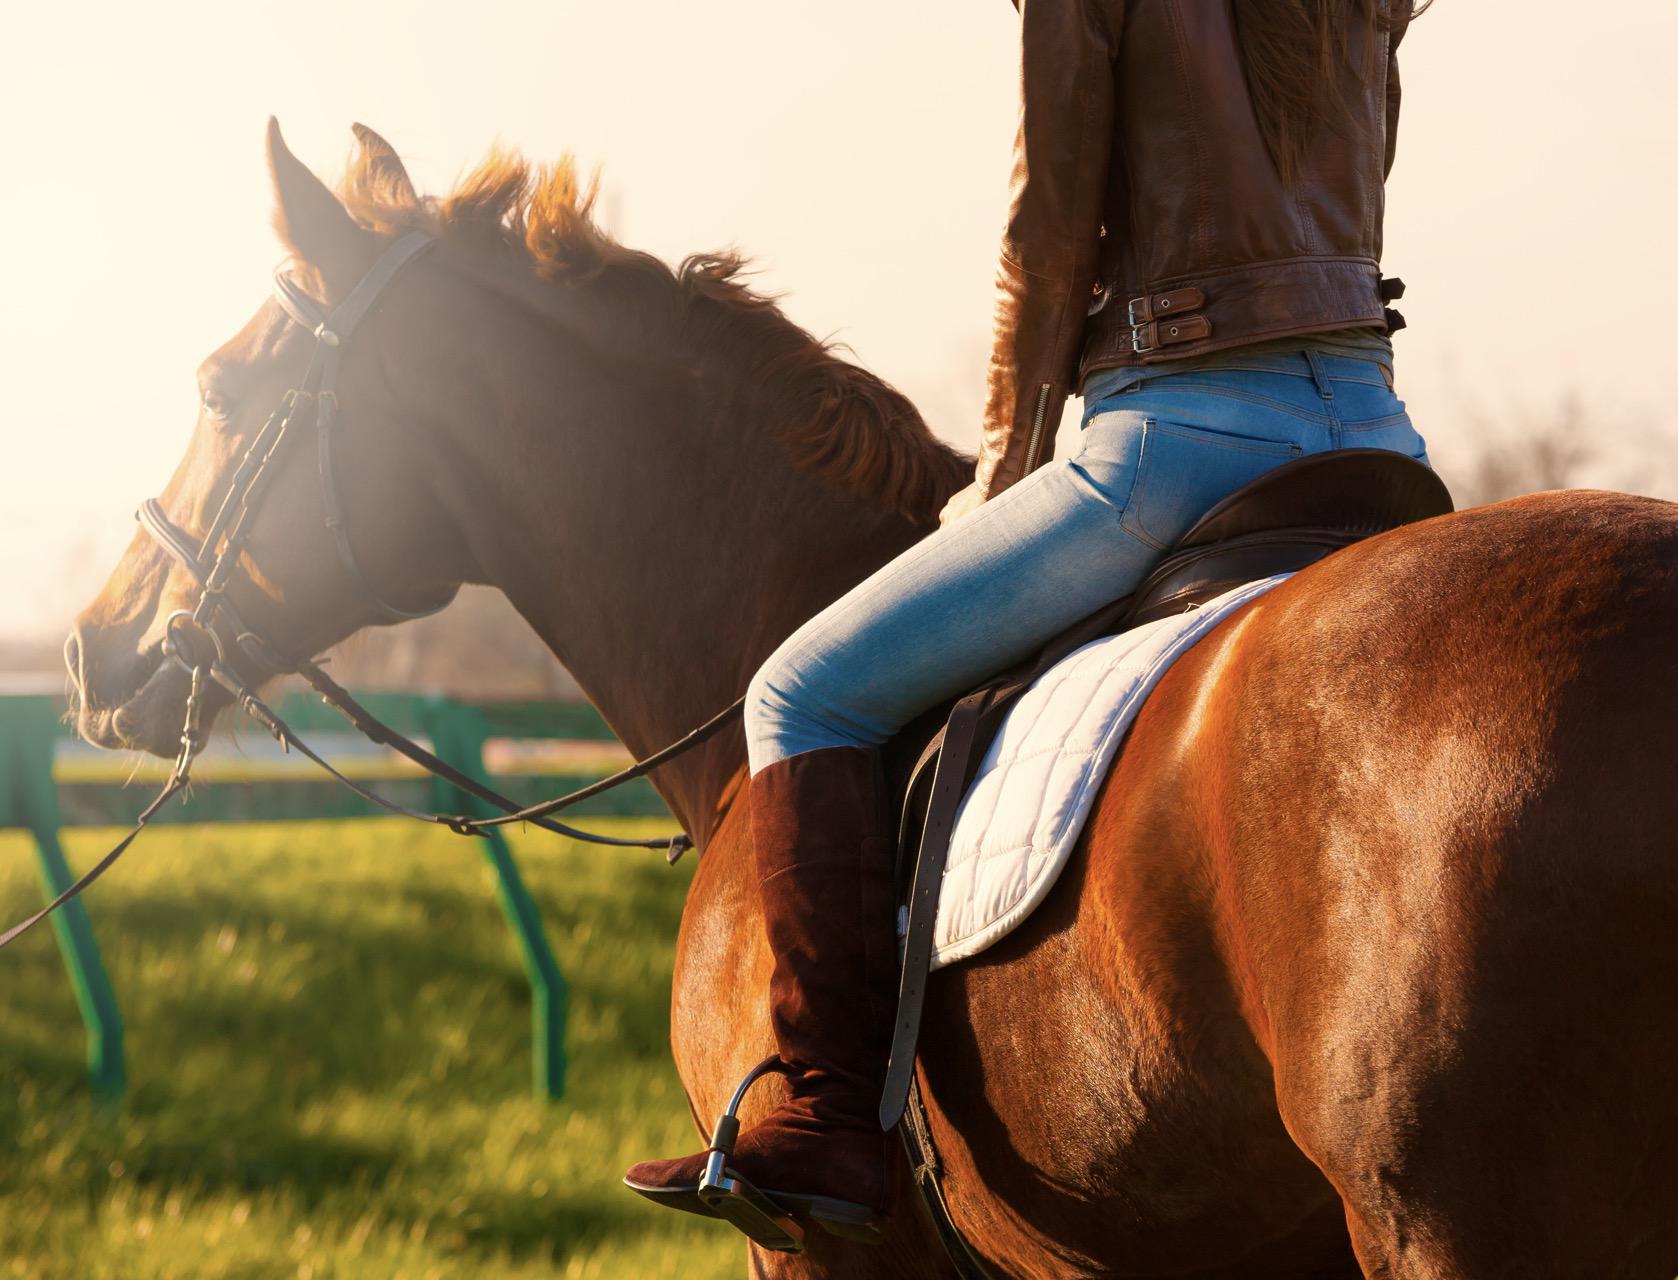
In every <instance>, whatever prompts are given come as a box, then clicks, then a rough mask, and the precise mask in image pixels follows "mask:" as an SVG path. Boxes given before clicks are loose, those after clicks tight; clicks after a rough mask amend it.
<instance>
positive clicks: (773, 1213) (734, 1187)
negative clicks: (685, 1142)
mask: <svg viewBox="0 0 1678 1280" xmlns="http://www.w3.org/2000/svg"><path fill="white" fill-rule="evenodd" d="M786 1070H787V1068H786V1066H785V1064H784V1063H782V1061H781V1060H780V1058H779V1057H768V1058H765V1059H764V1060H763V1061H762V1062H760V1063H758V1064H757V1066H755V1067H753V1068H752V1069H751V1070H750V1071H748V1072H747V1073H746V1078H745V1079H744V1080H742V1081H741V1082H740V1087H739V1088H737V1089H736V1090H735V1091H734V1096H733V1097H732V1098H731V1099H729V1103H728V1106H727V1107H725V1108H724V1109H723V1113H722V1118H721V1119H719V1120H718V1121H717V1127H716V1128H715V1129H714V1130H713V1131H712V1133H711V1142H710V1145H709V1146H708V1147H707V1148H706V1151H707V1153H708V1154H707V1157H706V1160H705V1172H704V1174H703V1175H702V1176H701V1177H700V1179H699V1192H698V1194H699V1201H700V1203H701V1204H703V1205H704V1206H705V1207H706V1208H707V1209H710V1210H711V1212H713V1213H715V1214H716V1215H717V1217H719V1218H721V1219H723V1220H724V1221H725V1222H728V1223H730V1224H732V1225H733V1226H734V1228H735V1229H736V1230H738V1231H739V1232H740V1233H741V1234H743V1235H745V1236H746V1237H747V1238H748V1239H750V1240H751V1241H752V1242H753V1243H754V1244H757V1245H759V1246H761V1247H762V1248H765V1249H772V1250H774V1251H775V1252H776V1253H802V1252H803V1251H804V1228H803V1227H802V1226H800V1225H799V1224H798V1222H797V1221H796V1220H795V1219H794V1218H793V1216H792V1214H791V1213H790V1212H788V1211H787V1210H786V1209H785V1208H783V1207H782V1206H781V1205H779V1204H777V1203H776V1202H775V1201H773V1200H771V1199H770V1198H769V1197H768V1196H766V1195H764V1194H763V1192H761V1191H759V1190H758V1189H757V1188H756V1187H754V1186H753V1185H752V1184H751V1183H750V1182H748V1181H747V1180H746V1179H745V1178H742V1177H741V1176H740V1175H739V1174H738V1173H736V1172H734V1170H732V1169H730V1168H728V1158H729V1157H730V1156H731V1155H733V1154H734V1144H735V1142H736V1141H737V1140H738V1139H739V1137H740V1120H739V1117H738V1116H737V1115H736V1114H735V1113H736V1112H737V1111H739V1110H740V1103H741V1101H742V1100H743V1099H744V1098H745V1096H746V1090H747V1089H749V1088H750V1087H751V1086H752V1085H753V1084H755V1083H756V1082H757V1081H758V1080H760V1079H761V1078H762V1077H764V1076H766V1075H772V1074H777V1073H779V1074H782V1075H784V1074H785V1073H786Z"/></svg>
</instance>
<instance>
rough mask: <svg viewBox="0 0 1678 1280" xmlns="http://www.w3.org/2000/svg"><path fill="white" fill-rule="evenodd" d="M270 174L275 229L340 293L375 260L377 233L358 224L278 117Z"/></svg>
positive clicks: (271, 132) (271, 138)
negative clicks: (295, 149) (296, 150)
mask: <svg viewBox="0 0 1678 1280" xmlns="http://www.w3.org/2000/svg"><path fill="white" fill-rule="evenodd" d="M268 174H269V177H270V178H271V179H272V180H273V184H274V230H275V231H276V232H278V233H279V237H280V241H281V243H282V244H284V245H285V247H286V248H287V249H289V250H290V251H291V253H292V255H293V256H294V257H295V258H296V259H297V260H298V262H299V263H301V264H302V265H304V266H307V267H311V268H313V269H314V271H315V272H316V273H317V274H318V275H319V276H320V277H321V280H322V282H323V283H324V284H325V286H326V290H327V293H328V294H329V295H332V296H342V295H343V294H345V293H347V292H349V290H351V289H352V288H354V287H355V282H356V281H357V280H359V279H360V278H361V276H362V273H363V272H365V271H366V270H367V267H368V265H369V264H370V263H371V262H372V259H373V253H374V248H375V245H374V239H373V236H372V235H371V234H370V233H369V232H367V231H364V230H362V228H360V227H358V226H357V225H356V224H355V220H354V219H353V218H351V217H350V215H349V212H348V211H347V210H346V209H345V208H344V206H343V204H342V202H341V201H340V200H339V199H338V197H337V196H335V195H333V194H332V192H331V191H329V190H327V187H326V184H325V183H323V182H322V181H321V180H320V179H319V178H317V177H315V175H314V174H312V173H310V172H309V170H308V167H307V166H305V165H304V164H303V162H302V161H301V160H299V159H298V158H297V157H296V156H294V155H292V154H291V149H290V148H289V147H287V146H286V144H285V139H284V138H283V137H281V136H280V123H279V121H278V120H275V119H274V118H273V117H272V116H270V117H269V118H268Z"/></svg>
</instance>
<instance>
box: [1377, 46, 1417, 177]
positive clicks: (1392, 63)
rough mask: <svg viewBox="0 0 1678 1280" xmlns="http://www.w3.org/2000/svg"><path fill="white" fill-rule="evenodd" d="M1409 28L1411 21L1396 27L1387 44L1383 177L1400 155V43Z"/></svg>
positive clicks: (1388, 174) (1386, 175)
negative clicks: (1385, 135) (1385, 151)
mask: <svg viewBox="0 0 1678 1280" xmlns="http://www.w3.org/2000/svg"><path fill="white" fill-rule="evenodd" d="M1409 29H1410V25H1409V23H1405V24H1403V25H1402V26H1398V27H1395V28H1394V29H1393V33H1392V38H1391V40H1390V41H1389V43H1388V44H1387V157H1386V163H1385V166H1384V167H1383V168H1382V170H1381V176H1382V177H1383V178H1390V177H1391V176H1392V171H1393V160H1394V158H1395V157H1396V156H1397V155H1398V108H1399V106H1400V105H1401V103H1402V102H1403V99H1404V91H1403V88H1402V87H1401V86H1400V84H1399V81H1398V45H1399V41H1401V40H1403V39H1404V33H1405V32H1406V31H1408V30H1409Z"/></svg>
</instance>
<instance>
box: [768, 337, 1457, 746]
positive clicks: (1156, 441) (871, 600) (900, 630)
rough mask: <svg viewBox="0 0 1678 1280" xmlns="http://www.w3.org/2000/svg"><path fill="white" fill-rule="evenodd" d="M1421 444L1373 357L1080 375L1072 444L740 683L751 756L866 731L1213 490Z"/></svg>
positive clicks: (934, 690) (983, 656) (980, 672)
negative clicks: (1328, 454) (1328, 456)
mask: <svg viewBox="0 0 1678 1280" xmlns="http://www.w3.org/2000/svg"><path fill="white" fill-rule="evenodd" d="M1343 448H1373V449H1391V450H1395V451H1397V452H1399V453H1403V454H1407V455H1408V456H1410V457H1412V458H1418V459H1420V460H1422V461H1424V462H1425V461H1426V460H1427V452H1426V447H1425V445H1424V444H1423V441H1422V438H1421V437H1420V436H1419V435H1417V434H1416V431H1415V428H1413V427H1412V426H1411V425H1410V419H1409V417H1408V415H1407V414H1406V413H1405V411H1404V404H1403V402H1402V401H1400V400H1399V399H1398V397H1397V396H1396V395H1394V394H1393V392H1392V389H1391V388H1390V387H1389V386H1388V384H1387V378H1386V376H1385V374H1384V372H1383V368H1382V366H1381V365H1379V364H1377V363H1376V362H1375V361H1374V360H1365V359H1354V358H1348V357H1343V356H1330V355H1326V354H1323V353H1320V352H1316V351H1307V352H1303V353H1299V354H1289V355H1268V356H1245V357H1243V356H1242V355H1241V354H1240V353H1239V352H1237V353H1233V354H1232V355H1231V356H1230V357H1229V358H1228V360H1227V361H1225V362H1221V363H1219V364H1218V365H1217V366H1216V367H1214V368H1205V369H1198V370H1195V371H1193V372H1184V373H1175V374H1168V375H1164V376H1157V377H1150V376H1149V375H1148V371H1147V370H1146V369H1140V370H1124V371H1118V372H1115V373H1114V374H1111V375H1107V376H1102V375H1097V376H1096V377H1094V378H1092V379H1091V381H1090V385H1089V386H1087V387H1086V388H1085V406H1084V427H1083V432H1082V437H1081V442H1080V447H1079V449H1078V452H1077V454H1076V456H1074V457H1072V458H1068V459H1062V460H1060V461H1056V462H1053V463H1050V464H1049V465H1048V466H1045V467H1042V468H1040V469H1039V470H1037V471H1034V472H1033V473H1032V474H1031V475H1029V476H1027V477H1026V478H1025V479H1023V480H1021V481H1020V482H1019V483H1018V484H1016V485H1014V486H1013V487H1012V488H1009V489H1007V490H1005V491H1003V492H1002V493H1000V494H998V495H997V496H996V497H995V498H992V499H991V500H990V501H988V502H986V503H985V504H983V505H982V506H980V507H979V508H978V509H977V510H975V511H973V512H972V513H970V514H969V515H967V516H965V517H963V518H962V519H960V520H957V521H955V522H953V523H951V524H949V525H946V526H945V527H943V528H942V529H939V530H938V531H937V532H936V533H933V534H931V535H929V536H928V537H926V538H925V539H923V540H922V541H921V542H918V543H916V544H915V545H914V546H912V547H910V548H909V549H908V550H907V551H905V552H903V554H902V555H900V556H898V557H897V558H896V559H895V560H892V561H891V562H890V563H888V564H886V565H884V566H882V567H881V568H880V569H879V570H878V571H877V572H875V573H874V574H873V575H872V576H870V577H869V578H867V579H865V580H864V581H862V582H860V583H858V584H857V585H856V586H855V587H854V588H852V589H851V590H850V591H849V592H847V593H846V594H845V595H844V596H842V597H841V598H840V599H839V600H837V601H835V602H834V603H833V604H831V605H829V606H828V607H827V608H826V609H824V610H822V612H820V613H819V614H817V615H816V616H815V617H814V618H811V619H810V620H809V621H808V622H806V623H805V624H804V625H803V626H802V627H800V628H799V629H798V630H797V631H796V632H794V633H793V634H792V636H790V637H789V638H788V639H787V640H786V641H785V642H784V643H783V644H782V645H781V646H780V648H778V649H777V650H776V651H775V652H774V653H773V654H772V655H771V656H770V658H769V660H768V661H767V662H765V663H764V664H763V667H762V668H761V669H760V670H759V671H758V673H757V675H756V676H755V677H754V678H753V680H752V683H751V687H750V689H749V690H748V692H747V698H746V738H747V746H748V751H749V756H750V763H751V770H752V772H753V773H756V772H758V771H759V770H761V769H762V768H764V767H765V766H766V765H769V764H773V763H774V762H775V761H777V760H782V759H785V758H786V757H788V756H794V755H798V754H800V753H802V752H805V751H815V750H817V749H819V748H823V747H839V746H877V745H879V744H880V743H883V742H885V741H886V740H887V739H888V738H890V737H891V736H892V735H893V734H894V733H896V732H897V730H899V729H900V728H902V727H903V726H904V725H906V724H907V723H908V722H909V721H910V720H912V719H914V718H915V717H916V716H917V715H919V714H920V713H921V712H922V711H925V710H926V709H927V708H928V707H930V706H933V705H934V704H935V703H938V702H941V701H943V700H944V699H946V698H949V697H953V696H955V695H957V694H960V693H964V692H966V691H967V690H968V689H970V688H972V687H973V686H974V685H976V684H978V683H979V682H980V681H981V680H983V679H984V678H985V677H986V676H988V675H990V674H991V673H993V672H995V671H998V670H1000V669H1001V668H1003V667H1005V666H1008V665H1010V664H1012V663H1014V662H1017V661H1019V660H1021V659H1022V658H1025V657H1027V656H1028V655H1030V654H1031V653H1032V652H1033V651H1035V650H1036V649H1038V648H1039V647H1041V646H1042V644H1043V643H1044V642H1045V641H1047V640H1049V639H1050V638H1052V637H1053V636H1055V635H1056V634H1057V633H1059V632H1060V631H1062V630H1064V629H1065V628H1066V627H1068V626H1070V625H1071V624H1072V623H1074V622H1076V621H1077V620H1078V619H1080V618H1082V617H1084V616H1085V615H1086V614H1089V613H1092V612H1094V611H1095V610H1096V609H1098V608H1100V607H1101V606H1103V605H1105V604H1107V603H1108V602H1110V601H1112V600H1116V599H1118V598H1119V597H1120V596H1123V595H1125V594H1127V593H1128V592H1130V591H1132V590H1134V589H1135V587H1136V586H1137V585H1138V584H1139V583H1140V582H1141V580H1142V578H1143V577H1144V576H1145V575H1146V574H1147V572H1148V570H1149V569H1150V568H1152V567H1153V565H1154V563H1155V562H1156V561H1157V560H1158V559H1159V558H1160V556H1161V555H1162V554H1163V553H1164V552H1165V551H1167V550H1168V549H1169V548H1170V547H1171V546H1172V545H1173V544H1174V543H1175V542H1176V540H1177V539H1178V538H1180V537H1181V536H1182V535H1183V534H1184V533H1186V532H1187V531H1188V529H1189V526H1190V525H1192V524H1193V523H1194V522H1195V520H1196V519H1198V518H1199V517H1200V516H1201V515H1202V514H1204V513H1205V511H1206V510H1207V509H1208V508H1209V507H1211V506H1212V505H1213V504H1214V503H1216V502H1218V501H1219V500H1220V499H1222V498H1224V497H1226V496H1228V495H1229V494H1231V493H1233V492H1234V491H1235V490H1237V489H1239V488H1240V487H1241V486H1242V485H1244V484H1246V483H1247V482H1248V481H1250V480H1254V479H1256V478H1257V477H1258V476H1260V475H1262V474H1263V473H1264V472H1266V471H1268V470H1270V468H1272V467H1274V466H1276V465H1278V464H1279V463H1283V462H1287V461H1288V460H1289V459H1290V458H1297V457H1299V456H1301V455H1302V454H1307V453H1321V452H1324V451H1326V450H1330V449H1343Z"/></svg>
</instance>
